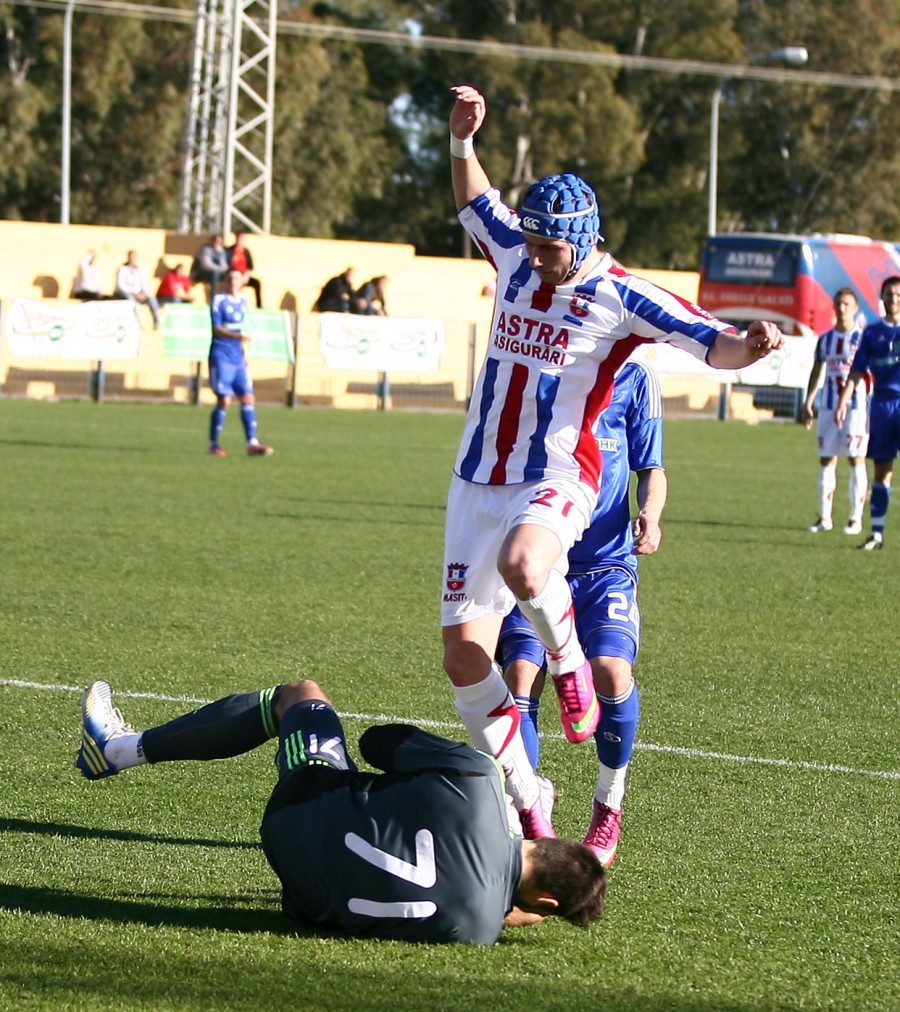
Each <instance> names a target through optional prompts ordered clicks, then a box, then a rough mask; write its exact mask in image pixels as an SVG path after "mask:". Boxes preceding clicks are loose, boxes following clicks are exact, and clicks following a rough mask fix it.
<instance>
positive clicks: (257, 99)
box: [178, 0, 277, 233]
mask: <svg viewBox="0 0 900 1012" xmlns="http://www.w3.org/2000/svg"><path fill="white" fill-rule="evenodd" d="M276 16H277V0H273V2H272V3H269V2H266V0H196V8H195V17H196V22H197V23H196V28H195V31H194V57H193V63H192V67H191V87H190V104H189V107H188V119H187V126H186V129H185V143H184V168H183V170H182V176H181V203H180V208H179V219H178V229H179V231H180V232H195V233H213V232H229V231H232V230H237V231H246V232H269V231H270V226H271V220H272V138H273V133H274V129H273V115H274V98H275V37H276Z"/></svg>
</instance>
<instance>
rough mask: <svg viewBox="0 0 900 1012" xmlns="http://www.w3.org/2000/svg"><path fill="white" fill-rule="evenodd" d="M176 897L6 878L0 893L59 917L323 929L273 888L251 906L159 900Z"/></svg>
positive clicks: (254, 930) (305, 932) (219, 900)
mask: <svg viewBox="0 0 900 1012" xmlns="http://www.w3.org/2000/svg"><path fill="white" fill-rule="evenodd" d="M172 898H173V897H153V896H145V897H142V898H140V899H113V898H110V897H99V896H88V895H86V894H84V893H79V892H73V891H71V890H68V889H50V888H47V887H38V886H31V887H29V886H19V885H9V884H4V885H3V888H2V894H0V907H2V908H5V909H7V910H16V911H20V912H24V913H29V914H53V915H55V916H57V917H74V918H77V919H78V920H90V921H113V922H117V923H119V924H146V925H148V926H149V927H154V928H155V927H161V926H166V927H173V928H190V929H196V928H204V929H209V930H213V931H229V932H237V933H239V934H258V933H261V932H263V933H266V934H274V935H300V936H304V937H306V936H313V935H319V934H322V932H318V931H315V932H314V931H312V930H309V929H305V928H302V927H300V926H298V925H294V924H292V923H291V922H290V921H288V920H287V919H286V918H285V917H284V915H283V914H282V913H281V910H280V909H279V908H278V905H277V897H276V895H275V894H274V892H273V893H272V894H266V895H265V896H263V897H261V898H260V906H259V908H257V909H250V910H248V909H247V908H246V907H245V906H243V904H244V903H246V899H244V898H235V897H231V896H198V897H185V902H188V903H191V904H193V905H191V906H182V905H173V904H165V903H159V902H154V900H158V899H172ZM234 904H240V905H234ZM266 907H269V909H266Z"/></svg>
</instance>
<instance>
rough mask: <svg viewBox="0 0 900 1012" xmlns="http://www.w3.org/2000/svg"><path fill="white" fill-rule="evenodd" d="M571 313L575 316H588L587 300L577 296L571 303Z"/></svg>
mask: <svg viewBox="0 0 900 1012" xmlns="http://www.w3.org/2000/svg"><path fill="white" fill-rule="evenodd" d="M569 312H570V313H571V314H572V315H573V316H579V317H580V316H587V314H588V301H587V299H580V298H579V297H578V296H577V295H576V296H575V297H574V298H573V299H572V301H571V302H570V303H569Z"/></svg>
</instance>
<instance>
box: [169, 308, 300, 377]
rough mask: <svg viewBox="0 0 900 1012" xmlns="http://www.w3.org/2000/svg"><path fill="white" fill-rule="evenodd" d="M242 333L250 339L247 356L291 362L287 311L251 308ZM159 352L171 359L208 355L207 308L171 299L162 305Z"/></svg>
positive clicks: (209, 324)
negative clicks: (160, 345) (170, 301)
mask: <svg viewBox="0 0 900 1012" xmlns="http://www.w3.org/2000/svg"><path fill="white" fill-rule="evenodd" d="M245 333H246V334H247V336H248V337H249V338H250V339H251V340H250V341H249V343H248V344H247V346H246V348H247V357H248V358H251V359H260V360H265V361H268V362H286V363H292V362H293V361H294V346H293V342H292V341H291V324H290V314H289V313H287V312H284V311H283V310H270V309H251V310H250V311H249V312H248V313H247V320H246V326H245ZM160 335H161V337H162V352H163V355H167V356H169V357H171V358H186V359H189V360H190V361H192V362H202V361H204V360H205V359H207V358H208V357H209V345H210V341H211V340H212V321H211V319H210V315H209V307H207V306H192V305H187V304H186V303H178V302H172V303H168V304H166V305H165V306H163V307H162V319H161V321H160Z"/></svg>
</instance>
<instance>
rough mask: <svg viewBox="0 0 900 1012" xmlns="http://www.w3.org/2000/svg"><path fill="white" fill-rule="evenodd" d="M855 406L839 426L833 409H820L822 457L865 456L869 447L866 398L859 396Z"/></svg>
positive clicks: (820, 452) (819, 430)
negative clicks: (858, 401)
mask: <svg viewBox="0 0 900 1012" xmlns="http://www.w3.org/2000/svg"><path fill="white" fill-rule="evenodd" d="M859 400H860V402H861V403H859V404H857V406H856V407H855V408H850V409H849V410H848V411H847V417H846V418H845V419H844V424H843V425H842V426H841V427H840V428H838V425H837V422H835V420H834V412H833V411H822V410H820V411H819V425H818V429H817V431H818V434H819V456H820V457H840V456H844V457H865V455H866V450H868V448H869V412H868V409H867V407H866V399H865V398H864V397H861V398H859Z"/></svg>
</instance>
